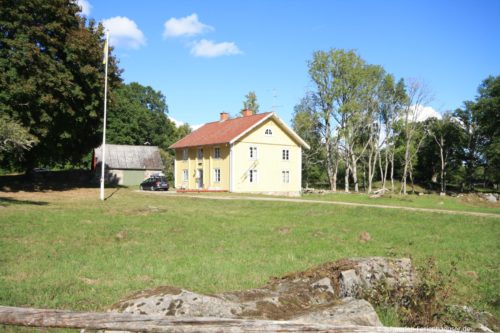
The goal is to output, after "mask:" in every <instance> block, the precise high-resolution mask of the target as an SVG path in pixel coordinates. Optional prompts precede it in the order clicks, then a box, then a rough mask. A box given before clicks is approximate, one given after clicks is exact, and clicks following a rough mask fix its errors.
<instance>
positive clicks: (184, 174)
mask: <svg viewBox="0 0 500 333" xmlns="http://www.w3.org/2000/svg"><path fill="white" fill-rule="evenodd" d="M188 180H189V175H188V170H187V169H184V170H182V181H184V182H187V181H188Z"/></svg>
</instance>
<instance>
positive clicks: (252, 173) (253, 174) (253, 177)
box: [248, 169, 257, 183]
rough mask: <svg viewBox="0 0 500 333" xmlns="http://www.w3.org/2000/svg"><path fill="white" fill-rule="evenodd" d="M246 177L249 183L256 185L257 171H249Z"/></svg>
mask: <svg viewBox="0 0 500 333" xmlns="http://www.w3.org/2000/svg"><path fill="white" fill-rule="evenodd" d="M248 176H249V177H248V178H249V180H250V183H257V170H255V169H252V170H250V172H249V175H248Z"/></svg>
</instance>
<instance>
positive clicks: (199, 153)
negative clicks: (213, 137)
mask: <svg viewBox="0 0 500 333" xmlns="http://www.w3.org/2000/svg"><path fill="white" fill-rule="evenodd" d="M197 156H198V159H199V160H202V159H203V148H198V154H197Z"/></svg>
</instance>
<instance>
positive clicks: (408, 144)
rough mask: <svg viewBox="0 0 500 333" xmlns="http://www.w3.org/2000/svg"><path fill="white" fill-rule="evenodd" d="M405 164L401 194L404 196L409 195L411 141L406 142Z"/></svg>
mask: <svg viewBox="0 0 500 333" xmlns="http://www.w3.org/2000/svg"><path fill="white" fill-rule="evenodd" d="M405 148H406V149H405V160H404V161H405V163H404V168H403V178H402V180H401V191H400V192H401V193H403V194H404V195H406V194H407V191H406V179H407V178H408V166H409V164H410V139H407V140H406V147H405Z"/></svg>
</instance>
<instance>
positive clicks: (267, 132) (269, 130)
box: [264, 128, 273, 136]
mask: <svg viewBox="0 0 500 333" xmlns="http://www.w3.org/2000/svg"><path fill="white" fill-rule="evenodd" d="M264 134H265V135H266V136H272V135H273V130H272V129H270V128H266V131H265V132H264Z"/></svg>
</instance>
